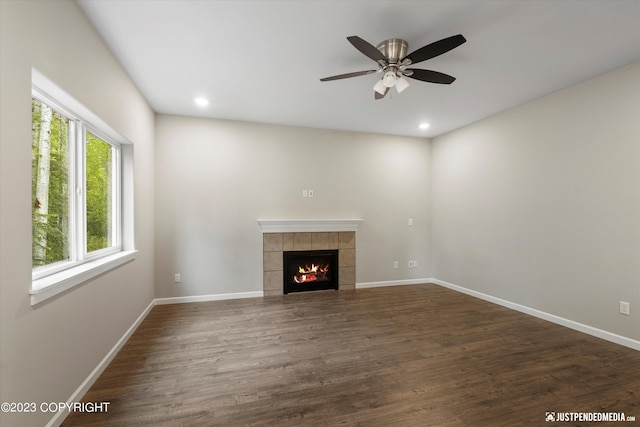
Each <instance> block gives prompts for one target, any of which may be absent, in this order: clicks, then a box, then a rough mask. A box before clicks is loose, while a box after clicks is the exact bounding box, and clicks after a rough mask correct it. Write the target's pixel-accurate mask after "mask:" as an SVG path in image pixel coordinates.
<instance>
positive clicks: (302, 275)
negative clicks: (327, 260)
mask: <svg viewBox="0 0 640 427" xmlns="http://www.w3.org/2000/svg"><path fill="white" fill-rule="evenodd" d="M328 271H329V264H324V265H322V264H318V265H316V264H311V266H309V264H307V265H305V266H304V267H303V266H298V273H299V274H296V275H295V276H293V281H294V282H296V283H307V282H318V281H325V280H329V278H328V277H327V272H328Z"/></svg>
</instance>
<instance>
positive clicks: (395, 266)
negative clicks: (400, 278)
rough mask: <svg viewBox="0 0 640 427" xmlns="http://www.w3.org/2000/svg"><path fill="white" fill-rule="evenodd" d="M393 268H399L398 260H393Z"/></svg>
mask: <svg viewBox="0 0 640 427" xmlns="http://www.w3.org/2000/svg"><path fill="white" fill-rule="evenodd" d="M393 268H394V269H397V268H399V266H398V261H393Z"/></svg>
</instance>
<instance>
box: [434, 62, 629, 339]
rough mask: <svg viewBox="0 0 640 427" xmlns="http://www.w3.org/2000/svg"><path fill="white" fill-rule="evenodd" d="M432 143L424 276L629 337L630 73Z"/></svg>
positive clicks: (608, 77)
mask: <svg viewBox="0 0 640 427" xmlns="http://www.w3.org/2000/svg"><path fill="white" fill-rule="evenodd" d="M432 144H433V145H432V162H433V163H432V164H433V166H432V171H433V174H432V189H433V191H432V207H431V208H432V209H431V213H432V224H431V230H432V253H433V257H432V259H433V275H434V277H435V278H437V279H440V280H443V281H446V282H450V283H453V284H455V285H459V286H463V287H466V288H469V289H472V290H475V291H478V292H482V293H485V294H489V295H491V296H494V297H498V298H502V299H505V300H508V301H511V302H515V303H518V304H522V305H524V306H527V307H530V308H534V309H538V310H541V311H544V312H547V313H550V314H554V315H556V316H560V317H563V318H566V319H569V320H573V321H575V322H579V323H582V324H585V325H589V326H592V327H595V328H599V329H603V330H606V331H609V332H613V333H615V334H619V335H622V336H625V337H628V338H632V339H635V340H638V339H640V65H635V66H630V67H627V68H624V69H622V70H619V71H617V72H613V73H611V74H607V75H604V76H601V77H598V78H596V79H593V80H590V81H587V82H585V83H583V84H580V85H577V86H574V87H572V88H569V89H567V90H564V91H561V92H557V93H555V94H552V95H550V96H546V97H544V98H541V99H538V100H536V101H534V102H531V103H529V104H526V105H523V106H521V107H519V108H515V109H512V110H509V111H507V112H504V113H502V114H498V115H496V116H494V117H491V118H489V119H486V120H483V121H480V122H478V123H475V124H472V125H470V126H467V127H465V128H462V129H459V130H457V131H454V132H451V133H449V134H447V135H444V136H441V137H438V138H435V139H434V140H433V142H432ZM619 300H623V301H627V302H630V303H631V316H623V315H620V314H619V313H618V308H619V306H618V302H619Z"/></svg>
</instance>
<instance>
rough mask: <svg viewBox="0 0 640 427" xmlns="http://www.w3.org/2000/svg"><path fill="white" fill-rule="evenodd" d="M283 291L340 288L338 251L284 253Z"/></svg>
mask: <svg viewBox="0 0 640 427" xmlns="http://www.w3.org/2000/svg"><path fill="white" fill-rule="evenodd" d="M283 261H284V287H283V292H284V293H285V294H288V293H290V292H304V291H317V290H325V289H338V251H337V250H318V251H287V252H284V253H283Z"/></svg>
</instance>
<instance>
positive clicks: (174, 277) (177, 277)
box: [173, 273, 182, 283]
mask: <svg viewBox="0 0 640 427" xmlns="http://www.w3.org/2000/svg"><path fill="white" fill-rule="evenodd" d="M173 281H174V282H175V283H180V282H181V281H182V278H181V277H180V273H176V274H175V275H174V276H173Z"/></svg>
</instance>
